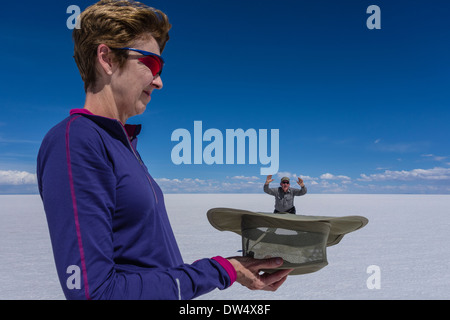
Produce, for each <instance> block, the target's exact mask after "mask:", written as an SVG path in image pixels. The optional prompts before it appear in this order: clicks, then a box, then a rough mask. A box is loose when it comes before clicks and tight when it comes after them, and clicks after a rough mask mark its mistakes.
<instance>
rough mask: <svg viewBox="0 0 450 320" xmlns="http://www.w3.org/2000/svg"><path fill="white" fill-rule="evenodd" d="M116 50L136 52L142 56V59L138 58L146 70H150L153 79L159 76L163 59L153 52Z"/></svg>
mask: <svg viewBox="0 0 450 320" xmlns="http://www.w3.org/2000/svg"><path fill="white" fill-rule="evenodd" d="M117 50H130V51H136V52H139V53H140V54H142V55H143V56H144V57H142V58H138V60H139V61H140V62H142V63H143V64H145V65H146V67H147V68H149V69H150V71H151V72H152V74H153V77H156V76H160V75H161V72H162V69H163V66H164V59H163V58H162V57H161V56H160V55H157V54H156V53H153V52H148V51H144V50H139V49H134V48H127V47H125V48H117Z"/></svg>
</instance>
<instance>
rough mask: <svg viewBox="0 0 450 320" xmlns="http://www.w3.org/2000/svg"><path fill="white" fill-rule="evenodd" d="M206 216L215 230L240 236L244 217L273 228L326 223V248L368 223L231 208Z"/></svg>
mask: <svg viewBox="0 0 450 320" xmlns="http://www.w3.org/2000/svg"><path fill="white" fill-rule="evenodd" d="M206 215H207V217H208V221H209V223H210V224H211V225H212V226H213V227H214V228H216V229H217V230H220V231H231V232H234V233H237V234H238V235H241V236H242V230H241V221H242V216H244V215H250V216H256V217H258V216H259V217H261V218H264V220H265V221H268V223H269V224H270V227H273V228H277V227H283V226H285V225H286V223H289V224H291V225H292V226H295V225H296V224H299V225H300V224H301V225H305V222H307V223H310V224H311V227H314V224H315V223H316V222H327V223H329V224H330V225H331V226H330V232H329V235H328V239H327V246H328V247H329V246H333V245H336V244H338V243H339V242H340V241H341V240H342V238H343V237H344V235H346V234H347V233H350V232H353V231H356V230H358V229H361V228H362V227H364V226H365V225H367V224H368V222H369V220H368V219H367V218H365V217H362V216H344V217H328V216H305V215H297V214H289V213H267V212H253V211H247V210H241V209H233V208H212V209H210V210H208V212H207V214H206Z"/></svg>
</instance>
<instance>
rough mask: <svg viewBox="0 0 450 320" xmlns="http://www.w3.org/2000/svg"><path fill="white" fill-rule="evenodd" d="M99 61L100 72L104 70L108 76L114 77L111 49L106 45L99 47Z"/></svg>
mask: <svg viewBox="0 0 450 320" xmlns="http://www.w3.org/2000/svg"><path fill="white" fill-rule="evenodd" d="M97 61H98V63H99V67H100V70H103V72H104V73H106V74H107V75H112V73H113V61H112V55H111V49H110V48H109V47H108V46H107V45H106V44H100V45H99V46H98V47H97Z"/></svg>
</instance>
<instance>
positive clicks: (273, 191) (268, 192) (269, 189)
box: [263, 184, 278, 196]
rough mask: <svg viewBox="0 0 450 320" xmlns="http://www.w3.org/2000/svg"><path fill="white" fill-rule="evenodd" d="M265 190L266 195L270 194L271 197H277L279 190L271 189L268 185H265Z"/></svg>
mask: <svg viewBox="0 0 450 320" xmlns="http://www.w3.org/2000/svg"><path fill="white" fill-rule="evenodd" d="M263 190H264V192H265V193H267V194H270V195H271V196H276V195H277V190H278V188H269V185H268V184H264V189H263Z"/></svg>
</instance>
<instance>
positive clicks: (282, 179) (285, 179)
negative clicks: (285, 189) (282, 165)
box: [281, 177, 289, 182]
mask: <svg viewBox="0 0 450 320" xmlns="http://www.w3.org/2000/svg"><path fill="white" fill-rule="evenodd" d="M283 181H287V182H289V178H288V177H283V178H281V182H283Z"/></svg>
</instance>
